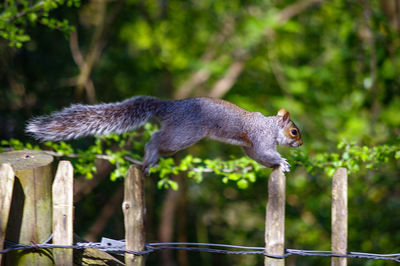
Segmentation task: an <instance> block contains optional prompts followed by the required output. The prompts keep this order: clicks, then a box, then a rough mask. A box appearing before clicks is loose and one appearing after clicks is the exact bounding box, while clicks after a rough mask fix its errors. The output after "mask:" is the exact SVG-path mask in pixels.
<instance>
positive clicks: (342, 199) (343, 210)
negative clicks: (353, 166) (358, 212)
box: [332, 167, 347, 266]
mask: <svg viewBox="0 0 400 266" xmlns="http://www.w3.org/2000/svg"><path fill="white" fill-rule="evenodd" d="M346 251H347V169H346V168H342V167H341V168H339V169H337V171H336V172H335V174H334V175H333V178H332V252H333V253H335V254H342V255H345V254H346ZM346 265H347V259H346V258H338V257H332V266H346Z"/></svg>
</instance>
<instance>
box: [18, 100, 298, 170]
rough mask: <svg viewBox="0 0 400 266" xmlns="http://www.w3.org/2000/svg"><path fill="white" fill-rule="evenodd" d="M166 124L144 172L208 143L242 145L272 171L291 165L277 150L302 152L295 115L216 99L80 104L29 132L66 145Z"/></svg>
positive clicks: (31, 125) (150, 146)
mask: <svg viewBox="0 0 400 266" xmlns="http://www.w3.org/2000/svg"><path fill="white" fill-rule="evenodd" d="M152 116H155V117H157V118H158V119H159V120H160V122H161V130H160V131H157V132H155V133H154V134H153V135H152V136H151V139H150V141H149V142H148V143H147V144H146V147H145V156H144V163H143V170H144V171H145V172H146V173H147V174H148V170H149V168H150V167H152V166H154V165H156V164H157V162H158V159H159V156H160V155H169V154H173V153H175V152H177V151H179V150H182V149H184V148H187V147H189V146H191V145H193V144H195V143H196V142H197V141H199V140H200V139H202V138H206V137H207V138H210V139H214V140H218V141H222V142H226V143H230V144H234V145H239V146H241V147H242V148H243V150H244V152H245V153H246V154H247V155H248V156H249V157H250V158H252V159H254V160H255V161H257V162H259V163H260V164H262V165H264V166H266V167H275V166H280V167H281V170H282V171H284V172H289V171H290V169H289V168H290V165H289V163H288V162H287V161H286V159H285V158H282V157H281V156H280V154H279V153H278V152H277V150H276V145H277V144H279V145H286V146H290V147H299V146H300V145H302V144H303V141H302V139H301V135H300V131H299V129H298V128H297V127H296V125H295V124H294V123H293V122H292V121H290V116H289V112H287V111H286V110H284V109H281V110H279V112H278V114H277V115H276V116H264V115H263V114H261V113H259V112H249V111H247V110H245V109H243V108H241V107H239V106H237V105H235V104H233V103H230V102H228V101H224V100H220V99H213V98H189V99H183V100H161V99H158V98H155V97H148V96H137V97H133V98H130V99H127V100H125V101H122V102H117V103H108V104H98V105H81V104H75V105H71V106H70V107H68V108H64V109H63V110H62V111H59V112H55V113H53V114H51V115H49V116H41V117H36V118H33V119H32V120H30V121H29V122H28V125H27V127H26V132H27V133H28V134H31V135H32V136H33V137H34V138H36V139H37V140H40V141H47V140H52V141H60V140H68V139H73V138H79V137H84V136H88V135H104V134H109V133H111V132H115V133H117V134H121V133H123V132H126V131H130V130H133V129H135V128H138V127H140V126H142V125H143V124H144V123H145V122H146V121H147V120H148V119H149V118H150V117H152Z"/></svg>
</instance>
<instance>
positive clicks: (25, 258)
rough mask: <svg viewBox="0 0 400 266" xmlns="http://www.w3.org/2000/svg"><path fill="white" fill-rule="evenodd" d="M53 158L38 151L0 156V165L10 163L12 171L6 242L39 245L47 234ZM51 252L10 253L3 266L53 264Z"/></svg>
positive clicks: (49, 226) (50, 217)
mask: <svg viewBox="0 0 400 266" xmlns="http://www.w3.org/2000/svg"><path fill="white" fill-rule="evenodd" d="M52 162H53V157H52V156H50V155H47V154H45V153H43V152H40V151H30V150H21V151H11V152H5V153H0V163H10V164H11V165H12V167H13V168H14V171H15V182H14V190H13V195H12V202H11V210H10V216H9V222H8V226H7V232H6V239H7V240H10V241H13V242H16V243H21V244H32V243H41V242H43V241H45V240H46V239H47V238H48V237H49V236H50V235H51V220H52V216H51V211H52V204H51V184H52V181H53V175H52V169H51V164H52ZM51 257H52V256H51V251H48V250H30V251H29V252H24V251H14V252H11V253H7V254H6V255H5V263H6V265H38V266H39V265H40V266H45V265H53V261H52V258H51Z"/></svg>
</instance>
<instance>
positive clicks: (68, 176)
mask: <svg viewBox="0 0 400 266" xmlns="http://www.w3.org/2000/svg"><path fill="white" fill-rule="evenodd" d="M73 172H74V169H73V168H72V164H71V163H70V162H69V161H61V162H60V163H59V164H58V168H57V173H56V177H55V178H54V182H53V244H55V245H68V246H71V245H72V244H73V211H74V206H73V189H74V188H73V184H74V181H73V180H74V173H73ZM53 255H54V261H55V264H56V265H57V266H67V265H73V250H72V249H53Z"/></svg>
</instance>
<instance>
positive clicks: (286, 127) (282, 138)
mask: <svg viewBox="0 0 400 266" xmlns="http://www.w3.org/2000/svg"><path fill="white" fill-rule="evenodd" d="M277 117H278V118H279V126H280V128H281V130H280V131H279V136H278V143H279V144H280V145H286V146H290V147H299V146H301V145H302V144H303V140H302V139H301V134H300V130H299V129H298V128H297V126H296V125H295V124H294V123H293V122H292V121H291V120H290V114H289V112H288V111H286V110H285V109H281V110H279V112H278V114H277Z"/></svg>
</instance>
